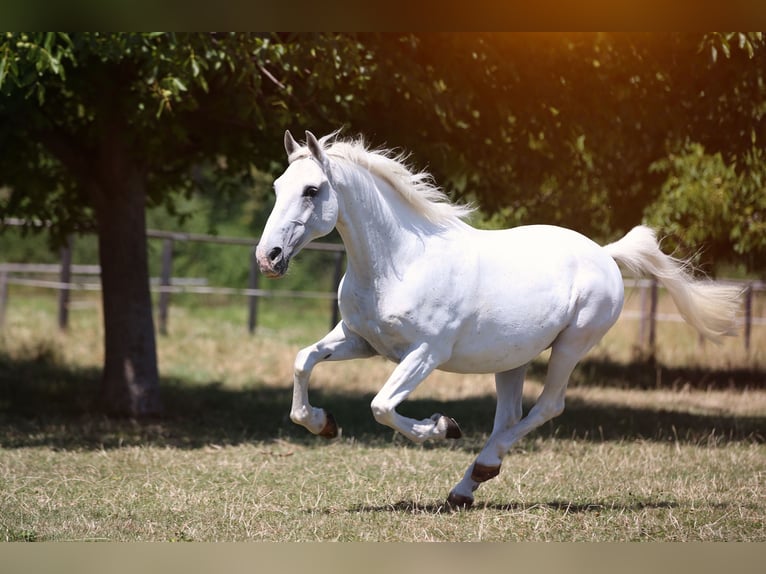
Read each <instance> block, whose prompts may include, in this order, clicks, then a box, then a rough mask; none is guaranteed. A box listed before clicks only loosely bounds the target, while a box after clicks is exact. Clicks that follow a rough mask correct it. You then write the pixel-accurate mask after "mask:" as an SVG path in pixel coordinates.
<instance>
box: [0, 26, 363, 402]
mask: <svg viewBox="0 0 766 574" xmlns="http://www.w3.org/2000/svg"><path fill="white" fill-rule="evenodd" d="M306 39H310V40H311V41H310V43H309V42H305V40H306ZM299 40H300V39H296V38H294V37H291V36H284V37H272V36H270V35H256V34H161V33H151V34H123V33H120V34H116V33H109V34H104V33H78V34H62V33H34V34H23V33H22V34H15V33H6V34H4V36H3V37H2V38H0V149H2V150H3V151H2V154H0V187H2V186H6V190H10V192H8V191H6V192H5V193H4V195H3V196H2V197H0V209H1V210H2V215H3V216H5V215H16V216H21V217H27V218H37V219H45V220H47V221H50V222H51V225H52V227H51V234H52V237H53V238H54V239H56V238H58V239H61V238H63V237H65V236H66V235H67V234H68V233H70V232H71V231H73V230H88V229H93V230H95V231H96V232H97V233H98V239H99V241H98V243H99V261H100V265H101V279H102V286H103V291H102V292H103V307H104V329H105V342H104V349H105V359H104V370H103V376H102V401H103V405H104V407H105V408H106V409H107V410H108V411H109V412H111V413H115V414H121V415H130V416H137V417H140V416H151V415H156V414H158V413H159V412H160V411H161V401H160V393H159V375H158V367H157V358H156V342H155V334H154V325H153V319H152V311H151V309H152V307H151V298H150V292H149V281H148V279H149V278H148V264H147V245H146V233H145V232H146V223H145V208H146V206H147V205H148V204H153V203H160V202H164V203H166V204H168V206H170V207H171V208H172V201H173V197H174V196H173V194H172V193H171V192H172V191H174V190H175V191H178V190H185V191H189V190H191V189H193V188H194V182H193V177H194V173H195V171H193V170H192V169H191V168H192V167H193V166H195V165H196V166H199V165H201V164H207V165H208V167H209V170H210V171H212V176H213V177H222V178H223V177H224V176H227V175H229V176H230V175H231V174H241V173H245V172H246V170H245V169H244V168H245V167H246V166H247V165H249V163H250V162H261V163H262V164H266V165H267V166H268V162H269V161H271V160H275V159H276V158H281V157H282V156H283V151H282V149H281V143H280V142H281V141H282V137H281V136H282V131H283V130H284V128H285V127H287V126H290V125H291V124H292V123H293V122H296V121H302V120H303V119H304V118H305V117H306V116H310V117H323V116H325V115H328V114H330V113H331V110H344V109H345V110H347V109H348V108H349V107H350V106H352V105H353V104H354V98H353V95H352V96H351V97H350V98H349V97H346V96H347V95H348V94H353V93H356V92H357V91H358V90H359V84H360V83H363V82H364V76H360V75H358V74H350V73H349V71H348V68H347V66H357V67H358V62H357V60H356V58H355V57H354V54H355V53H356V52H357V51H356V50H355V45H353V44H352V43H351V39H350V38H346V37H342V36H335V35H329V34H328V35H321V36H310V37H308V38H306V37H304V38H303V39H302V40H304V41H299ZM352 48H354V49H352ZM342 52H343V53H345V52H348V54H347V55H345V57H341V55H340V54H341V53H342ZM312 68H314V69H319V70H320V71H321V75H320V76H314V75H312V73H311V69H312ZM355 69H356V68H355ZM293 82H296V83H301V82H302V83H304V84H307V85H309V86H310V87H312V88H313V90H314V92H313V93H311V94H309V95H307V96H306V98H305V99H304V98H303V96H302V95H300V96H299V95H298V94H297V90H295V89H294V86H293ZM325 94H326V97H325ZM326 122H327V123H335V122H334V121H332V120H331V119H330V118H328V119H327V120H326ZM215 158H218V159H219V160H220V161H215ZM224 158H225V159H224ZM196 173H199V170H197V171H196ZM219 191H220V190H219Z"/></svg>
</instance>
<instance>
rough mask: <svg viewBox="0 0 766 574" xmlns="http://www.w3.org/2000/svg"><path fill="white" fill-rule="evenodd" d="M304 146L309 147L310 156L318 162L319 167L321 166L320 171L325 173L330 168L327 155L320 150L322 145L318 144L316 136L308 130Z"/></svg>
mask: <svg viewBox="0 0 766 574" xmlns="http://www.w3.org/2000/svg"><path fill="white" fill-rule="evenodd" d="M306 144H307V145H308V146H309V151H310V152H311V155H313V156H314V159H315V160H317V161H318V162H319V165H321V166H322V169H323V170H324V171H325V173H326V172H327V171H328V168H329V166H330V162H329V160H328V159H327V155H326V154H325V152H324V150H323V149H322V144H320V143H319V140H317V138H316V136H315V135H314V134H312V133H311V132H310V131H308V130H306Z"/></svg>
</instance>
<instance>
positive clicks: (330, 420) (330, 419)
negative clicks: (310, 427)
mask: <svg viewBox="0 0 766 574" xmlns="http://www.w3.org/2000/svg"><path fill="white" fill-rule="evenodd" d="M325 417H327V421H326V422H325V423H324V428H322V430H321V431H319V436H321V437H324V438H336V437H337V436H338V423H336V422H335V417H334V416H332V415H331V414H330V413H328V412H325Z"/></svg>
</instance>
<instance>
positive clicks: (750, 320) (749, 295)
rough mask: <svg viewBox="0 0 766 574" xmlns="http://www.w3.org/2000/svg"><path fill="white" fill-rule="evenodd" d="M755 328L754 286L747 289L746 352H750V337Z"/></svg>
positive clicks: (748, 286) (749, 285) (750, 285)
mask: <svg viewBox="0 0 766 574" xmlns="http://www.w3.org/2000/svg"><path fill="white" fill-rule="evenodd" d="M752 328H753V284H752V283H748V285H747V288H746V289H745V351H747V352H748V353H749V352H750V336H751V334H752Z"/></svg>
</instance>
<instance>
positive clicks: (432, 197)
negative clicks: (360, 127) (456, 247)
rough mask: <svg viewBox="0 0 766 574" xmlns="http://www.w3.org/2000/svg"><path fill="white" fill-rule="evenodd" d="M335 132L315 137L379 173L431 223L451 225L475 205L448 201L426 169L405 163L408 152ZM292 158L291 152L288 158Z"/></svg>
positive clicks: (331, 151)
mask: <svg viewBox="0 0 766 574" xmlns="http://www.w3.org/2000/svg"><path fill="white" fill-rule="evenodd" d="M337 136H338V132H337V131H335V132H333V133H331V134H328V135H326V136H324V137H322V138H321V139H320V140H319V143H320V144H321V145H322V149H324V151H325V153H326V154H327V155H328V156H329V157H330V158H333V159H340V160H343V161H346V162H349V163H352V164H354V165H357V166H359V167H363V168H365V169H367V170H368V171H369V172H370V173H372V174H373V175H376V176H378V177H380V178H381V179H383V180H384V181H386V182H387V183H388V184H389V185H391V187H392V188H393V189H395V190H396V191H397V192H398V193H399V195H401V197H402V198H403V199H404V200H405V201H406V202H407V203H408V204H409V205H410V206H412V207H413V208H414V209H415V211H416V212H417V213H419V214H420V215H422V216H423V217H425V218H426V219H427V220H428V221H430V222H431V223H434V224H436V225H440V226H450V225H454V224H457V223H459V222H461V221H462V220H464V219H466V218H467V217H468V216H470V215H471V214H472V213H473V212H474V210H475V208H473V207H471V206H470V205H460V204H456V203H452V202H451V201H450V199H449V198H448V197H447V195H446V194H445V193H444V192H443V191H442V189H441V188H440V187H438V186H437V185H436V184H435V183H434V180H433V177H432V176H431V174H430V173H429V172H427V171H416V170H415V169H413V168H411V167H410V166H409V165H408V164H407V160H408V159H409V156H408V154H406V153H404V152H397V151H395V150H393V149H386V148H379V149H374V150H372V149H370V148H369V147H368V146H367V144H366V143H365V141H364V139H363V138H362V137H361V136H360V137H358V138H356V139H351V140H341V139H338V137H337ZM328 142H329V145H328ZM304 151H305V152H306V155H307V156H310V153H309V152H308V148H303V147H302V148H301V149H300V152H299V153H298V154H295V155H296V156H298V157H304V154H303V152H304ZM293 159H294V158H293V157H292V156H291V158H290V160H291V161H292V160H293Z"/></svg>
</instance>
